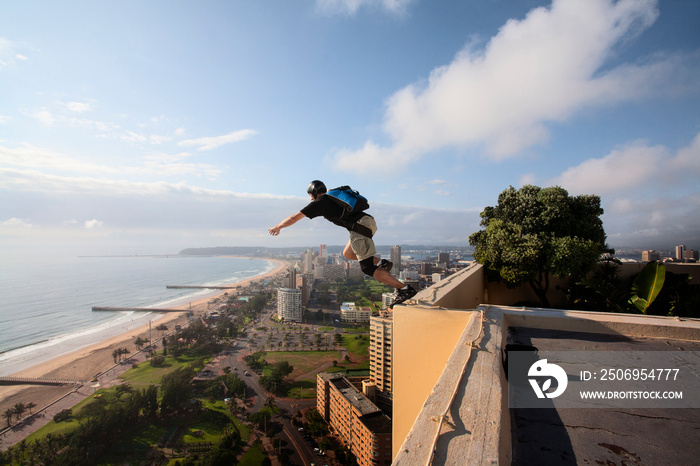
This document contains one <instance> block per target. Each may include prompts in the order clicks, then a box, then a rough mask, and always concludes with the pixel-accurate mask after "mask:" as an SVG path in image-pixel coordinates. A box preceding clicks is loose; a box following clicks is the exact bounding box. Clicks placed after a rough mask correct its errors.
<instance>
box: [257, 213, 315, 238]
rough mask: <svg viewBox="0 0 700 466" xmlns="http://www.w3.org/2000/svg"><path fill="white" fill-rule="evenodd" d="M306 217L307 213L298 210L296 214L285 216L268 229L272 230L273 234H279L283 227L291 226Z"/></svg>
mask: <svg viewBox="0 0 700 466" xmlns="http://www.w3.org/2000/svg"><path fill="white" fill-rule="evenodd" d="M304 217H306V215H304V214H302V213H301V212H297V213H296V214H294V215H290V216H289V217H287V218H285V219H284V220H282V221H281V222H280V223H278V224H277V225H275V226H274V227H272V228H269V229H268V230H267V231H268V232H270V234H271V235H272V236H277V235H279V234H280V230H281V229H282V228H286V227H290V226H292V225H294V224H295V223H297V222H298V221H299V220H301V219H302V218H304Z"/></svg>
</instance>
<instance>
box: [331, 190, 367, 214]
mask: <svg viewBox="0 0 700 466" xmlns="http://www.w3.org/2000/svg"><path fill="white" fill-rule="evenodd" d="M326 195H327V196H329V197H330V198H331V200H333V202H335V203H336V204H338V205H339V206H341V207H342V208H343V211H344V212H343V215H342V216H341V217H345V216H346V214H347V215H348V216H349V215H352V214H355V213H358V212H362V211H364V210H367V209H369V202H368V201H367V198H366V197H364V196H363V195H361V194H360V193H359V192H357V191H355V190H354V189H352V188H351V187H350V186H341V187H339V188H334V189H331V190H330V191H328V192H327V193H326Z"/></svg>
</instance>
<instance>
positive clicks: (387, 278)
mask: <svg viewBox="0 0 700 466" xmlns="http://www.w3.org/2000/svg"><path fill="white" fill-rule="evenodd" d="M372 277H373V278H374V279H375V280H377V281H378V282H381V283H384V284H385V285H389V286H393V287H394V288H396V289H397V290H400V289H401V288H403V287H404V285H403V283H401V282H400V281H398V280H397V279H396V278H394V277H393V276H392V275H391V274H390V273H389V272H387V271H386V270H384V269H380V268H378V267H376V266H375V270H374V273H373V274H372Z"/></svg>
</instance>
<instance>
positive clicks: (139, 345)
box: [134, 337, 148, 351]
mask: <svg viewBox="0 0 700 466" xmlns="http://www.w3.org/2000/svg"><path fill="white" fill-rule="evenodd" d="M146 343H148V340H144V339H143V338H141V337H138V338H137V339H136V341H135V342H134V345H136V349H138V350H139V351H141V348H143V347H144V346H145V345H146Z"/></svg>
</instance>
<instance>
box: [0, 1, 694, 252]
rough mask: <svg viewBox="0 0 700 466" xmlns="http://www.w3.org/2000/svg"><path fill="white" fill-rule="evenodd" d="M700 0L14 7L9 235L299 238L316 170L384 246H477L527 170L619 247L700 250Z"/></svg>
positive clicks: (321, 230)
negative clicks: (364, 204) (576, 200)
mask: <svg viewBox="0 0 700 466" xmlns="http://www.w3.org/2000/svg"><path fill="white" fill-rule="evenodd" d="M699 19H700V2H697V1H693V0H663V1H659V2H656V1H651V0H634V1H632V0H621V1H617V2H612V1H608V0H556V1H554V2H548V1H534V0H521V1H517V2H516V1H505V0H490V1H487V0H474V1H469V0H465V1H460V2H429V1H426V0H413V1H411V0H385V1H380V0H374V1H372V0H317V1H312V0H306V1H296V2H290V1H285V2H282V1H279V2H257V1H235V2H234V1H202V2H188V1H149V2H140V1H128V0H127V1H121V2H92V1H84V2H83V1H71V2H48V1H26V2H8V3H7V4H5V5H4V6H3V15H2V17H0V241H1V243H2V244H0V248H2V249H5V250H7V249H17V248H21V247H24V246H31V247H37V246H42V247H51V248H57V247H60V248H66V249H69V248H74V247H77V248H79V249H81V250H84V251H85V252H90V253H169V252H177V251H179V250H180V249H182V248H186V247H200V246H228V245H241V246H269V247H274V246H306V245H317V244H319V243H327V244H343V243H344V242H345V241H346V234H345V233H344V232H343V231H342V230H340V231H339V229H338V228H337V227H334V226H333V225H331V224H328V223H327V222H325V221H323V220H321V219H317V220H314V221H309V220H303V221H302V222H300V223H298V224H297V225H295V226H294V227H292V228H289V229H286V230H283V231H282V233H281V235H280V236H278V237H274V238H273V237H270V236H268V235H267V228H269V227H271V226H274V225H275V224H276V223H277V222H279V221H280V220H282V219H283V218H285V217H286V216H288V215H290V214H291V213H294V212H296V211H298V210H299V209H300V208H301V207H303V206H304V205H305V203H306V201H307V197H306V195H305V189H306V186H307V184H308V182H309V181H310V180H312V179H322V180H324V181H325V182H326V183H327V184H328V185H329V186H337V185H342V184H349V185H351V186H353V187H355V188H356V189H358V190H360V192H362V193H363V194H364V195H365V196H366V197H368V198H369V199H370V204H371V206H372V207H371V210H370V213H372V214H373V215H375V217H376V218H377V220H378V224H379V228H380V231H379V233H378V235H377V236H376V241H377V242H378V243H380V244H449V245H467V244H468V240H467V238H468V236H469V234H471V233H472V232H474V231H476V230H478V229H479V224H478V223H479V212H481V210H483V208H484V207H485V206H487V205H495V204H496V202H497V197H498V194H499V193H500V192H501V191H503V190H504V189H506V188H508V187H509V186H511V185H512V186H515V187H520V186H522V185H524V184H528V183H531V184H536V185H539V186H550V185H560V186H563V187H564V188H566V189H567V190H569V192H570V193H571V194H582V193H586V194H597V195H599V196H601V198H602V203H603V207H604V209H605V214H604V216H603V221H604V226H605V229H606V232H607V234H608V240H609V243H610V244H611V245H612V246H617V247H622V246H631V247H642V248H660V247H670V246H673V245H675V244H681V243H683V244H686V245H687V246H688V247H690V248H693V247H694V248H700V189H699V187H700V183H699V180H698V178H699V176H700V84H699V83H700V28H699V27H698V20H699Z"/></svg>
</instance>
